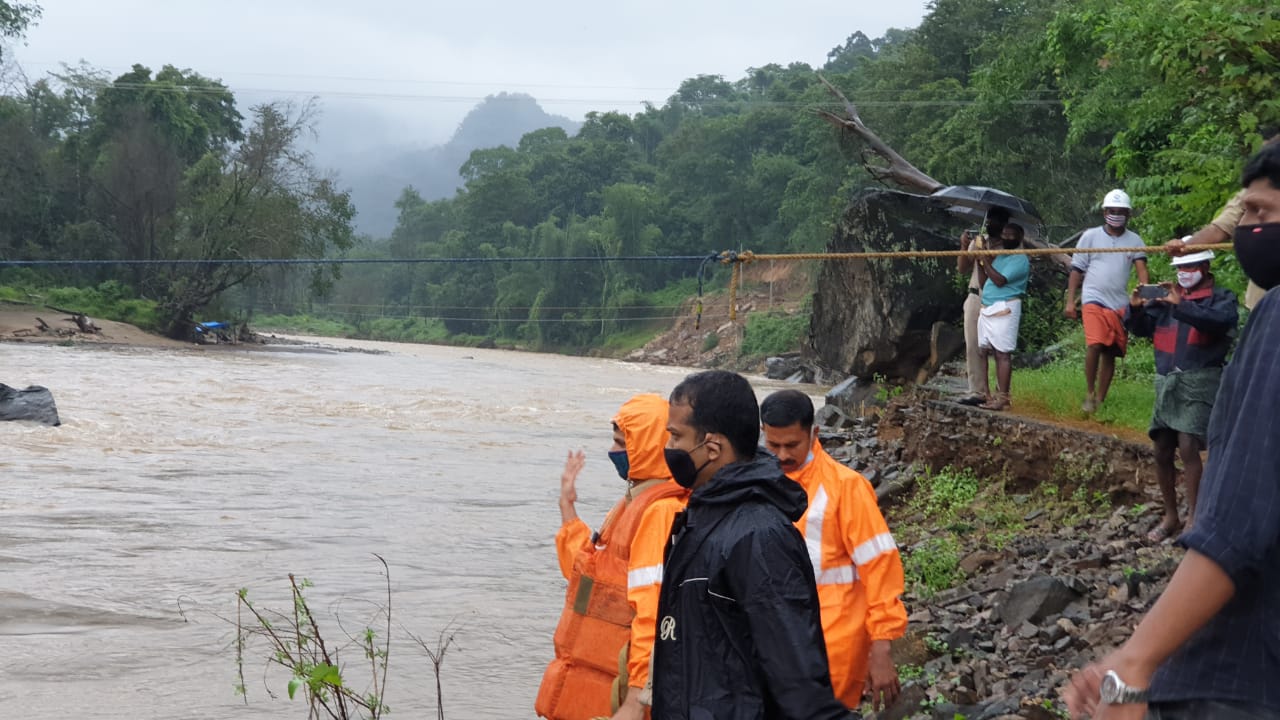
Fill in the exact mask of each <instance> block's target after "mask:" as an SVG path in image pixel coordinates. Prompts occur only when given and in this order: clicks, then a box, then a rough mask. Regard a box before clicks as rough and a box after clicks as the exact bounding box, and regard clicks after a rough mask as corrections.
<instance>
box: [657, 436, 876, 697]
mask: <svg viewBox="0 0 1280 720" xmlns="http://www.w3.org/2000/svg"><path fill="white" fill-rule="evenodd" d="M807 505H808V500H807V499H806V496H805V492H804V489H803V488H802V487H800V485H798V484H797V483H795V482H794V481H792V480H790V479H789V478H787V476H786V475H784V474H783V472H782V468H780V467H779V466H778V461H777V459H776V458H775V457H773V456H772V455H770V454H768V453H766V452H764V450H761V451H760V452H758V453H757V454H756V457H755V459H753V460H749V461H746V462H739V463H734V464H731V465H727V466H725V467H724V468H721V469H720V471H719V472H717V473H716V474H715V476H714V477H713V478H712V479H711V481H710V482H708V483H707V484H706V485H704V486H702V487H700V488H698V489H697V490H695V491H694V492H693V494H692V495H691V496H690V497H689V505H688V508H687V509H686V510H685V511H684V512H683V513H681V514H679V515H677V516H676V519H675V522H674V523H673V524H672V528H671V539H670V541H669V543H668V547H667V557H666V561H665V563H664V570H663V575H662V594H661V598H660V599H659V601H658V627H657V628H656V630H657V632H656V635H657V637H656V639H655V643H654V650H653V654H654V666H653V668H654V669H653V720H773V719H775V718H776V719H779V720H782V719H790V718H795V719H796V720H800V719H801V718H803V719H804V720H828V719H832V720H834V719H835V718H840V719H841V720H848V718H851V717H857V716H856V715H853V714H851V713H850V712H849V711H848V710H847V709H846V708H845V707H844V706H843V705H842V704H841V703H840V702H839V701H838V700H836V698H835V695H834V693H833V691H832V689H831V676H830V671H829V670H828V668H827V650H826V645H824V644H823V640H822V620H821V617H820V616H819V605H818V591H817V587H816V586H815V585H814V579H813V566H812V564H811V563H810V562H809V555H808V552H807V551H806V549H805V544H804V539H803V538H801V537H800V533H799V532H798V531H797V530H796V528H795V525H793V523H794V522H795V521H796V520H798V519H799V518H800V516H801V515H802V514H803V513H804V510H805V508H806V507H807Z"/></svg>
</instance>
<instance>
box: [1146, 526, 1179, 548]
mask: <svg viewBox="0 0 1280 720" xmlns="http://www.w3.org/2000/svg"><path fill="white" fill-rule="evenodd" d="M1180 532H1182V523H1178V524H1177V525H1174V526H1173V527H1166V526H1165V524H1164V523H1160V524H1159V525H1157V526H1155V527H1154V528H1152V529H1151V532H1149V533H1147V540H1148V541H1150V542H1153V543H1156V544H1161V543H1165V542H1168V541H1169V540H1170V539H1172V538H1176V537H1177V536H1178V533H1180Z"/></svg>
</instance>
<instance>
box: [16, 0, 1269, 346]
mask: <svg viewBox="0 0 1280 720" xmlns="http://www.w3.org/2000/svg"><path fill="white" fill-rule="evenodd" d="M849 24H850V31H851V32H852V34H851V35H850V36H849V38H848V40H847V41H846V42H845V43H844V44H843V45H841V46H839V47H837V48H834V49H832V50H831V51H830V53H829V54H828V57H827V62H826V63H825V64H824V65H823V66H822V67H820V68H814V67H810V66H808V65H805V64H802V63H786V59H778V60H779V61H780V62H778V63H769V64H762V65H761V66H760V67H756V68H750V69H747V70H745V71H744V73H743V75H742V76H741V77H739V78H734V79H726V78H723V77H718V76H696V77H692V78H690V79H688V80H686V81H685V82H683V83H682V84H681V86H680V87H679V89H678V90H677V91H676V93H675V94H673V95H672V96H671V97H670V98H668V99H667V100H666V101H665V102H663V103H662V104H661V105H658V104H654V105H651V106H649V107H647V108H646V109H645V110H644V111H643V112H640V113H638V114H636V115H634V116H628V115H624V114H618V113H612V112H606V113H594V112H593V113H589V114H588V115H587V116H586V119H585V122H584V124H583V125H582V127H581V129H580V130H579V131H578V132H577V133H576V134H575V135H572V136H570V135H569V134H568V133H566V132H565V131H564V130H563V129H560V128H549V129H543V130H538V131H535V132H531V133H528V134H526V135H525V136H524V137H523V138H521V139H520V141H519V142H518V143H517V144H516V145H515V146H514V147H509V146H502V147H497V148H489V149H483V150H477V151H475V152H473V153H471V155H470V157H469V158H468V159H467V160H466V162H465V163H464V164H463V165H462V167H461V173H462V176H463V178H464V180H465V184H464V187H463V188H462V189H461V190H460V191H459V192H458V194H457V195H456V196H455V197H452V198H449V199H444V200H427V199H425V198H424V197H422V195H421V194H419V192H417V191H415V190H414V189H412V188H406V189H405V190H404V192H403V194H402V195H401V197H400V200H399V202H398V203H397V208H398V213H399V215H398V221H397V224H396V227H395V229H394V231H393V232H392V233H391V235H390V237H389V238H364V239H362V240H360V241H359V242H358V243H357V244H356V245H355V246H354V247H350V248H349V246H350V245H351V242H352V238H351V236H350V227H351V224H350V208H349V204H348V203H347V199H346V196H345V195H344V194H343V193H342V192H341V191H340V190H339V188H341V187H342V185H341V182H340V181H339V182H338V183H337V184H336V185H335V184H332V183H329V182H327V181H325V180H324V179H322V178H320V177H319V176H318V175H315V174H314V173H311V172H310V171H311V170H312V168H310V166H309V165H307V164H306V159H305V158H303V157H298V156H296V155H295V154H291V153H289V152H287V148H288V147H290V146H289V145H288V144H287V143H281V142H276V143H273V144H270V145H269V146H262V144H261V143H262V141H263V140H265V139H266V138H267V137H268V133H270V132H272V131H273V128H274V131H275V132H281V131H283V130H284V129H287V128H294V127H296V120H297V119H298V116H297V114H296V113H295V114H289V113H283V114H282V111H281V109H280V108H278V107H277V108H275V109H272V108H266V109H259V110H255V111H254V112H252V113H251V114H250V117H249V118H248V119H247V120H246V119H245V118H242V117H241V116H240V113H239V112H238V111H237V109H236V106H235V105H234V102H233V98H232V97H231V95H230V92H229V91H227V90H226V89H225V88H223V87H222V86H221V85H220V84H219V83H218V82H216V81H214V80H210V79H207V78H204V77H202V76H200V75H199V74H197V73H195V72H192V71H187V70H176V69H173V68H165V69H164V70H162V71H161V72H160V73H157V74H156V75H155V76H154V77H153V76H152V75H151V74H150V72H149V71H147V70H146V69H145V68H137V69H135V71H134V72H133V73H130V74H128V75H125V76H122V77H121V78H117V79H116V80H115V81H114V82H97V81H95V76H94V75H93V73H92V71H91V70H88V69H79V70H75V71H68V72H66V73H62V74H59V75H55V76H53V77H50V78H46V79H44V80H40V81H38V82H36V83H34V84H32V85H31V86H30V87H28V88H26V90H25V91H24V92H22V93H17V94H11V95H10V96H8V97H4V98H3V99H0V156H2V157H0V258H86V257H89V258H128V259H133V258H138V259H148V258H177V257H189V256H191V257H211V258H226V257H278V256H306V257H320V256H335V255H337V254H341V253H344V252H349V253H351V254H352V255H354V256H356V257H361V258H371V259H372V258H455V257H483V258H489V259H492V260H494V262H488V263H461V264H443V263H441V264H417V265H407V264H398V265H359V266H346V267H345V268H343V270H342V273H341V275H342V277H341V279H340V280H338V281H337V282H336V283H332V284H331V283H330V282H329V281H330V280H332V278H333V277H334V276H336V274H337V273H336V272H333V273H330V272H321V273H312V274H308V275H306V276H305V277H304V275H303V273H300V272H298V271H296V270H291V271H285V270H280V269H275V270H270V271H268V272H259V273H254V274H253V275H247V271H243V272H245V273H246V275H245V276H243V277H242V276H241V275H228V274H227V273H231V272H232V270H231V269H228V268H225V267H224V268H222V269H221V270H218V271H217V272H221V273H223V275H222V276H220V277H216V278H213V279H212V280H207V281H203V284H202V285H201V287H202V288H205V289H211V290H212V289H220V286H222V285H228V286H230V285H234V284H235V281H237V280H243V281H244V287H243V288H242V290H241V291H238V292H236V293H235V294H234V295H233V296H225V295H224V296H223V299H222V302H223V303H224V304H223V310H224V311H225V310H231V309H237V310H242V311H243V310H253V311H256V312H259V313H263V312H276V313H297V312H303V311H310V312H312V313H314V314H317V315H326V314H327V315H328V316H329V317H332V318H333V319H335V320H342V321H344V322H346V323H348V324H353V325H358V324H360V323H364V324H366V327H367V324H368V323H372V322H377V321H381V322H384V323H385V322H387V321H386V320H385V318H387V317H394V318H398V319H397V320H395V321H394V322H397V323H401V324H402V325H404V326H406V327H407V326H409V325H412V326H414V327H418V328H421V329H423V331H424V333H426V334H427V335H433V334H434V335H433V336H436V337H438V336H440V335H443V334H446V333H452V334H466V335H469V336H486V337H489V338H492V339H496V340H498V341H499V342H509V343H516V344H521V345H525V346H530V347H540V348H547V349H551V348H584V347H590V346H595V345H598V344H600V343H602V342H603V341H604V340H605V339H606V338H608V337H610V336H613V335H615V334H617V333H624V332H627V331H628V330H630V329H633V328H634V327H636V326H638V325H643V324H644V323H649V324H650V325H651V324H652V321H651V320H645V318H654V317H662V316H664V315H670V314H671V312H672V309H671V307H670V306H671V305H672V302H673V296H678V292H675V291H669V292H667V293H662V292H661V291H662V290H663V288H670V287H671V284H672V283H673V282H676V281H681V280H683V281H684V285H681V286H676V288H675V290H678V291H682V292H683V291H687V290H688V289H689V288H690V287H691V284H690V280H689V278H692V277H693V275H694V274H695V273H696V270H697V262H688V261H686V262H660V261H656V260H655V261H639V260H628V261H621V260H611V258H618V257H634V256H668V255H705V254H707V253H711V252H715V251H718V250H724V249H737V248H743V249H750V250H755V251H758V252H761V251H762V252H785V251H813V250H820V249H821V248H822V247H823V246H824V244H825V242H826V240H827V238H828V236H829V234H830V230H831V228H832V226H833V224H834V222H835V220H836V218H837V217H838V215H839V213H840V211H841V209H842V208H843V207H844V205H845V203H846V202H847V200H848V198H849V196H850V194H851V193H852V192H854V191H856V190H857V189H858V188H860V187H863V186H867V185H869V184H871V183H872V182H873V181H872V180H871V178H870V176H869V175H868V174H867V173H866V172H865V171H864V170H863V169H862V167H861V161H862V152H863V148H862V147H861V146H860V145H859V144H858V143H857V142H856V141H854V140H853V139H851V138H840V137H839V136H838V135H837V132H836V131H835V130H834V129H832V127H831V126H830V125H828V124H826V123H824V122H822V121H821V120H819V119H818V118H817V116H816V114H815V112H814V110H815V109H817V108H820V107H825V108H830V109H833V110H838V108H839V106H838V103H834V102H833V98H832V97H830V95H829V94H828V93H827V92H826V90H825V89H824V88H823V87H822V86H821V84H820V82H819V80H818V76H817V73H819V72H821V73H822V74H823V76H824V77H826V78H827V79H828V80H829V81H831V82H832V83H833V84H834V85H835V86H837V87H839V88H840V89H841V90H842V91H843V92H844V93H845V95H846V96H848V97H849V98H850V99H851V100H852V101H854V102H855V103H857V105H858V106H859V109H860V110H861V112H862V116H863V118H864V120H865V121H866V122H867V123H868V125H870V126H871V127H872V128H874V129H875V130H876V131H877V132H878V133H879V134H880V136H881V137H882V138H883V139H884V140H886V141H887V142H888V143H889V144H890V145H892V146H893V147H894V148H896V149H897V150H898V151H899V152H901V153H902V154H903V155H904V156H906V157H907V158H908V159H910V160H911V161H912V162H913V163H915V164H916V165H917V166H919V167H920V168H921V169H922V170H924V171H926V172H927V173H929V174H930V175H932V176H933V177H936V178H938V179H939V180H942V181H944V182H947V183H951V184H982V185H992V186H997V187H1000V188H1003V189H1005V190H1008V191H1010V192H1013V193H1016V194H1019V195H1022V196H1024V197H1026V198H1028V199H1030V200H1032V201H1033V202H1035V204H1036V205H1037V206H1038V207H1039V208H1040V209H1041V210H1042V212H1043V214H1044V218H1045V221H1046V225H1047V231H1048V237H1049V239H1050V240H1057V239H1062V238H1064V237H1066V236H1068V235H1070V234H1071V233H1072V232H1074V231H1075V230H1077V229H1080V228H1082V227H1084V226H1086V225H1092V224H1097V223H1098V217H1097V213H1096V206H1097V203H1098V201H1099V199H1100V198H1101V196H1102V194H1103V192H1105V191H1106V190H1107V189H1109V188H1110V187H1113V186H1124V187H1125V188H1126V189H1128V190H1129V191H1130V192H1131V194H1133V195H1134V198H1135V202H1136V205H1137V207H1138V208H1139V212H1140V214H1139V215H1138V217H1137V218H1136V220H1135V221H1134V223H1133V227H1134V229H1136V230H1137V231H1138V232H1139V233H1141V234H1142V235H1143V236H1144V238H1146V239H1147V241H1148V242H1152V243H1157V242H1162V241H1163V240H1165V239H1167V238H1169V237H1173V236H1175V235H1177V234H1180V233H1183V232H1185V231H1188V230H1190V229H1193V228H1196V227H1199V226H1200V225H1202V224H1203V223H1204V222H1206V221H1207V220H1208V219H1210V218H1211V217H1212V216H1213V214H1214V212H1215V211H1216V209H1217V208H1218V206H1219V205H1220V204H1221V202H1222V201H1223V200H1224V199H1225V198H1226V197H1227V196H1229V194H1230V193H1231V192H1232V190H1233V187H1234V185H1235V182H1236V175H1237V173H1238V169H1239V167H1240V165H1241V163H1242V161H1243V159H1244V157H1245V156H1246V155H1247V154H1248V153H1249V152H1250V151H1251V150H1252V149H1253V148H1254V147H1256V146H1257V144H1258V143H1259V142H1260V128H1261V127H1262V126H1264V125H1268V124H1274V123H1275V122H1276V121H1277V120H1280V99H1278V98H1277V93H1276V90H1277V88H1276V82H1277V78H1280V60H1278V59H1277V58H1278V57H1280V9H1277V8H1276V7H1274V6H1270V5H1267V6H1261V5H1258V4H1256V3H1249V2H1245V1H1244V0H1224V1H1223V2H1219V3H1213V4H1210V3H1204V2H1190V1H1183V2H1174V3H1172V4H1151V3H1147V2H1143V1H1142V0H935V1H934V2H932V3H931V4H930V6H929V10H928V13H927V15H926V17H925V18H924V19H923V21H922V22H921V23H920V25H919V26H918V27H917V28H914V29H904V30H891V31H889V32H888V33H886V34H885V36H884V37H880V38H874V39H873V38H868V37H867V36H866V35H864V34H863V33H861V32H857V31H856V27H857V18H856V17H855V16H853V15H851V16H850V19H849ZM20 29H21V28H18V30H20ZM303 119H305V118H303ZM282 139H283V140H287V139H288V136H287V135H286V136H284V137H283V138H282ZM255 149H256V152H258V154H259V156H261V155H263V153H269V152H271V151H273V150H275V151H279V152H280V153H282V154H279V155H275V156H271V157H272V158H274V160H272V162H274V163H276V164H275V165H271V167H272V168H273V170H272V171H271V172H263V173H260V174H259V175H254V174H253V172H252V171H251V170H250V168H251V167H252V166H251V165H250V164H249V159H250V158H251V157H253V155H252V153H253V152H255ZM299 163H300V164H299ZM285 168H292V172H295V173H300V174H298V175H296V178H297V179H300V180H302V181H304V182H302V183H301V184H299V183H298V182H280V181H279V177H278V175H277V174H276V170H283V169H285ZM246 171H249V175H248V176H246V175H245V172H246ZM255 178H256V180H255ZM259 181H260V182H259ZM237 203H239V205H237ZM233 208H234V209H233ZM237 223H238V224H237ZM215 228H217V229H218V230H217V232H215V231H214V229H215ZM211 233H212V234H213V235H216V236H217V238H220V240H219V241H218V242H212V241H211V240H212V238H211ZM231 238H234V241H233V240H231ZM348 248H349V250H348ZM561 256H579V257H591V258H595V259H597V261H594V262H590V263H575V264H549V263H513V262H501V260H503V259H513V258H529V257H548V258H549V257H561ZM1220 265H1221V266H1222V267H1221V272H1222V274H1224V275H1225V276H1227V277H1228V278H1231V277H1232V276H1233V273H1235V270H1234V268H1233V266H1232V261H1231V260H1225V261H1224V262H1223V263H1221V264H1220ZM195 272H196V271H194V270H184V271H183V272H182V273H178V272H177V271H174V270H164V271H163V272H162V271H161V270H156V269H140V268H121V269H117V268H98V269H93V270H91V271H79V272H74V273H73V272H71V271H61V270H60V271H59V273H58V274H57V275H56V276H53V275H51V274H49V273H43V272H42V273H41V274H40V275H39V276H38V277H35V276H32V275H30V274H25V275H23V276H22V278H21V279H22V281H23V282H27V283H30V282H34V281H36V280H44V281H52V280H59V281H62V282H72V281H74V282H80V283H97V282H102V281H104V280H108V279H110V280H115V281H119V282H121V283H125V284H127V285H128V287H130V288H132V290H133V291H134V292H136V293H140V294H143V295H145V296H147V297H150V298H153V299H156V300H158V301H161V302H162V303H167V305H166V307H170V308H174V310H173V311H171V312H167V313H166V317H168V316H172V315H175V313H176V315H178V316H179V318H178V319H179V320H180V319H181V317H182V312H183V311H180V310H179V309H180V308H182V307H184V306H191V305H193V304H194V303H190V302H183V301H180V300H175V299H174V297H175V295H176V296H179V297H182V296H184V293H185V294H188V295H189V294H191V290H190V288H191V287H192V285H193V283H195V282H196V280H194V279H192V278H190V277H189V274H191V273H195ZM1235 277H1237V278H1238V273H1235ZM0 282H9V283H11V284H12V283H13V282H15V280H14V276H13V271H5V273H4V275H3V276H0ZM321 290H328V291H330V292H329V294H328V295H317V294H316V293H317V291H321ZM196 311H197V310H191V309H190V308H188V309H187V311H186V312H187V314H186V316H185V317H186V318H188V319H189V318H190V317H191V315H192V312H196ZM168 322H170V323H172V322H174V321H173V320H170V321H168Z"/></svg>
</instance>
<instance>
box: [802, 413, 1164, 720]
mask: <svg viewBox="0 0 1280 720" xmlns="http://www.w3.org/2000/svg"><path fill="white" fill-rule="evenodd" d="M833 392H834V391H833ZM866 392H867V391H864V394H865V393H866ZM878 395H879V397H880V398H881V399H883V395H884V393H883V390H880V391H878ZM934 402H936V401H934ZM898 404H899V403H897V402H890V403H889V405H890V407H889V408H888V409H887V410H886V409H873V410H872V411H871V412H870V413H868V414H867V415H865V416H859V415H856V414H853V413H850V412H845V411H843V410H841V409H840V408H838V407H836V406H835V405H826V406H824V407H822V408H820V409H819V411H818V414H817V417H816V421H817V423H818V424H819V426H820V431H819V432H820V438H821V439H822V442H823V445H824V447H826V448H827V451H828V452H829V453H830V454H831V455H832V456H833V457H834V458H836V459H837V460H839V461H841V462H844V463H845V464H847V465H849V466H850V467H852V468H854V469H855V470H858V471H859V472H860V473H862V474H863V475H864V476H866V477H867V479H868V480H870V481H871V482H872V484H873V485H874V486H875V487H876V494H877V496H878V497H879V498H880V501H881V506H882V507H884V508H885V509H886V513H885V514H886V517H887V519H888V521H889V524H890V527H894V526H895V525H897V524H898V523H900V522H902V521H904V520H905V519H906V518H904V517H895V515H898V514H903V513H905V512H908V510H907V509H906V507H905V506H898V505H895V504H894V500H895V499H897V498H899V497H901V496H903V495H904V494H905V493H907V492H908V491H910V490H911V489H912V488H913V487H914V484H915V476H916V472H915V469H914V468H913V466H912V464H911V460H913V459H914V458H912V456H911V451H912V444H911V442H910V439H909V438H907V437H905V436H904V435H903V430H902V428H901V427H899V426H898V423H899V421H900V420H901V419H902V418H901V413H899V412H897V407H896V406H897V405H898ZM909 434H910V433H908V435H909ZM1027 497H1028V498H1029V499H1030V498H1031V497H1032V496H1030V495H1028V496H1027ZM1153 506H1154V503H1153ZM1140 510H1142V508H1140V507H1137V508H1135V507H1130V506H1118V507H1116V508H1115V509H1114V510H1112V511H1111V512H1109V513H1106V512H1105V511H1104V512H1103V514H1101V515H1095V516H1084V517H1071V518H1070V522H1068V517H1066V513H1067V510H1066V509H1064V508H1058V507H1051V508H1046V507H1039V506H1036V505H1034V504H1031V503H1030V501H1029V503H1028V505H1027V506H1026V512H1025V515H1024V516H1023V517H1022V525H1023V529H1022V530H1020V531H1019V533H1018V536H1017V537H1015V538H1013V539H1012V540H1010V541H1008V543H1007V545H1005V546H1003V547H1002V548H1000V549H999V550H993V549H991V547H990V546H988V547H985V548H984V547H980V546H978V544H977V542H976V541H975V542H974V544H973V545H972V546H971V547H967V548H966V547H963V543H964V537H963V536H960V542H961V544H962V547H961V558H962V559H961V561H960V570H961V571H962V572H963V573H964V576H965V577H966V578H967V579H966V580H965V581H964V582H963V583H961V584H960V585H958V586H956V587H953V588H951V589H949V590H945V591H943V592H940V593H938V594H936V595H932V596H928V595H924V594H921V593H917V592H912V591H909V592H908V593H907V595H906V596H905V597H904V602H905V603H906V605H907V608H908V611H909V612H910V623H909V626H908V634H907V637H905V638H903V639H902V640H901V641H899V642H897V643H895V647H894V652H895V659H896V661H897V662H898V663H899V665H900V666H902V667H911V668H913V669H915V673H914V674H915V677H910V678H904V692H903V695H902V698H901V699H900V701H899V702H898V703H896V704H895V705H894V707H892V708H890V709H889V710H886V711H884V712H882V713H880V714H879V715H878V716H876V717H878V718H879V720H885V719H888V720H902V719H903V718H939V719H945V720H953V719H954V718H956V717H958V716H959V717H965V718H968V719H969V720H978V719H980V718H981V719H986V720H991V719H993V718H1042V719H1045V720H1048V719H1049V718H1057V717H1061V715H1060V712H1061V711H1062V709H1063V706H1062V704H1061V702H1060V700H1059V699H1058V693H1059V691H1060V690H1061V688H1062V687H1063V686H1064V684H1065V683H1066V681H1067V678H1068V676H1069V674H1070V672H1071V671H1072V670H1074V669H1076V668H1078V667H1080V666H1082V665H1084V664H1085V663H1086V662H1087V661H1089V660H1091V659H1093V658H1095V657H1098V656H1100V655H1101V654H1104V653H1105V652H1107V651H1109V650H1111V649H1112V648H1114V647H1116V646H1118V645H1119V644H1120V643H1122V642H1123V641H1124V640H1125V639H1127V638H1128V637H1129V635H1130V634H1131V633H1132V630H1133V627H1134V626H1135V625H1136V623H1137V622H1138V621H1139V619H1140V618H1141V615H1142V614H1143V613H1145V612H1146V610H1147V609H1149V607H1150V604H1151V603H1152V602H1154V600H1155V598H1156V597H1158V595H1159V593H1160V591H1162V590H1163V589H1164V585H1165V584H1166V583H1167V582H1168V578H1169V577H1170V575H1171V574H1172V572H1173V569H1174V568H1175V567H1176V565H1177V562H1178V561H1179V559H1180V558H1181V551H1180V550H1178V549H1176V548H1174V547H1172V546H1170V545H1154V546H1153V545H1151V544H1150V543H1149V542H1147V541H1146V539H1145V536H1146V532H1147V530H1148V529H1149V524H1150V523H1151V518H1150V517H1143V516H1142V515H1143V513H1142V512H1139V511H1140ZM913 550H915V548H912V547H904V548H903V552H904V555H909V554H910V553H911V552H912V551H913ZM908 674H911V673H908Z"/></svg>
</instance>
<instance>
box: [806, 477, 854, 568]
mask: <svg viewBox="0 0 1280 720" xmlns="http://www.w3.org/2000/svg"><path fill="white" fill-rule="evenodd" d="M828 501H829V498H828V497H827V489H826V488H825V487H822V486H821V485H819V486H818V492H816V493H814V495H813V501H812V502H810V503H809V517H808V519H807V520H805V525H804V544H805V546H806V547H807V548H808V549H809V562H810V563H811V564H812V565H813V575H814V578H815V579H816V580H817V581H818V584H819V585H848V584H851V583H853V582H854V581H856V580H857V579H858V571H857V570H856V569H854V567H853V563H852V560H853V558H850V564H848V565H836V566H835V567H830V568H825V569H824V568H823V567H822V526H823V525H825V524H826V519H827V506H828V504H829V503H828Z"/></svg>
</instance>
